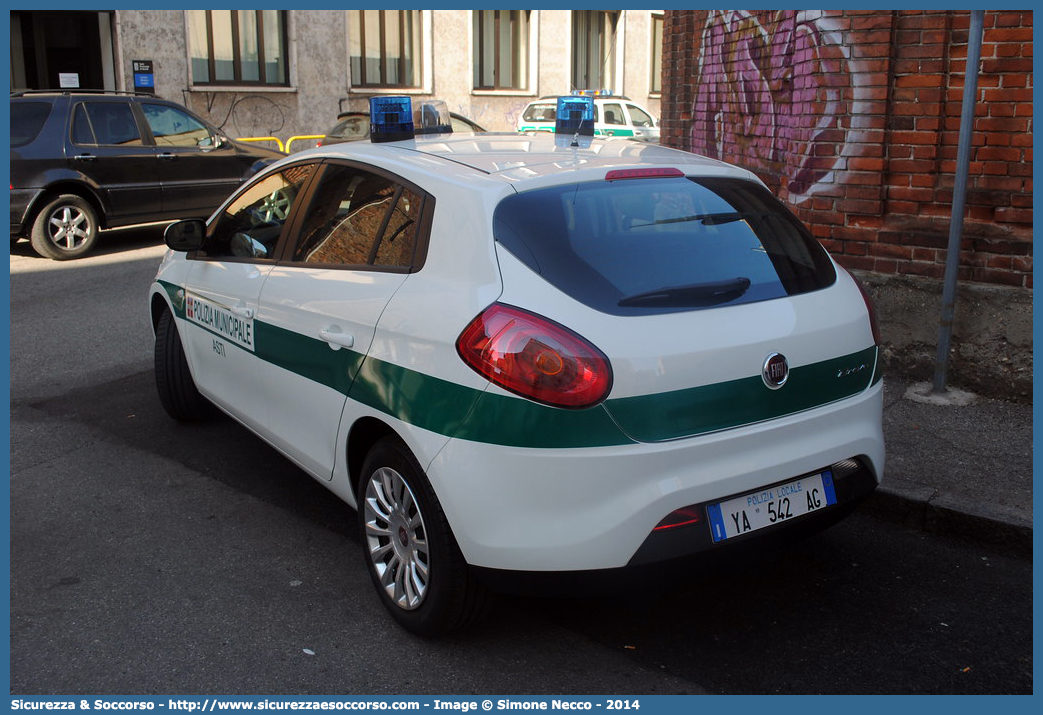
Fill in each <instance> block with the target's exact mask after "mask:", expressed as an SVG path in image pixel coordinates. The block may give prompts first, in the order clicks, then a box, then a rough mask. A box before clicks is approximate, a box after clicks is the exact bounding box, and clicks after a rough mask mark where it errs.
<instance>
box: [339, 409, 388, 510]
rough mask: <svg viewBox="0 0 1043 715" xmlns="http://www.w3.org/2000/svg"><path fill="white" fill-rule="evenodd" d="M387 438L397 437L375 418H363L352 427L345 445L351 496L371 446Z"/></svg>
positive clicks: (355, 491)
mask: <svg viewBox="0 0 1043 715" xmlns="http://www.w3.org/2000/svg"><path fill="white" fill-rule="evenodd" d="M348 399H351V398H348ZM389 436H397V434H396V433H395V430H393V429H391V427H390V426H389V425H388V424H387V423H385V422H381V421H380V420H378V419H376V418H375V417H363V418H362V419H360V420H359V421H357V422H356V423H355V424H354V425H352V427H351V431H350V432H349V433H348V443H347V459H348V462H347V464H348V480H349V482H350V483H351V493H352V494H355V493H357V492H358V487H359V481H361V479H362V465H363V463H364V462H365V461H366V456H367V455H368V454H369V451H370V450H371V449H372V448H373V445H375V444H376V443H377V442H379V441H380V440H381V439H383V438H384V437H389Z"/></svg>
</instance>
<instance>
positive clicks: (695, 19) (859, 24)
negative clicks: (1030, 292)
mask: <svg viewBox="0 0 1043 715" xmlns="http://www.w3.org/2000/svg"><path fill="white" fill-rule="evenodd" d="M969 25H970V13H969V12H968V11H948V10H928V11H826V12H822V11H813V12H809V11H705V10H690V11H689V10H685V11H680V10H679V11H668V12H667V13H666V16H665V19H664V49H663V94H662V96H663V101H662V115H663V116H662V137H663V138H662V142H663V144H666V145H669V146H676V147H679V148H682V149H687V150H689V151H694V152H696V153H699V154H706V155H709V156H714V157H717V158H721V159H723V160H725V161H729V162H732V163H736V164H739V165H742V166H745V167H747V168H749V169H751V170H753V171H754V172H756V173H757V174H758V176H760V177H761V178H762V179H763V180H764V181H765V182H766V183H767V184H768V185H769V186H770V187H771V188H772V189H773V190H775V191H776V192H777V193H778V194H779V195H780V196H781V197H782V198H783V199H784V200H786V201H787V202H788V203H789V204H790V206H791V207H792V208H793V209H794V211H795V212H796V213H797V214H798V215H799V216H800V217H801V218H802V219H803V220H804V221H805V222H806V223H807V224H808V225H809V226H810V227H811V228H812V230H813V232H814V233H815V235H816V237H818V238H819V240H821V241H822V243H823V244H824V245H825V246H826V247H827V248H828V249H829V250H830V251H831V252H832V253H833V255H834V256H835V257H836V258H837V260H838V261H839V262H840V263H842V264H843V265H845V266H847V267H850V268H856V269H865V270H870V271H875V272H878V273H883V274H903V275H917V276H926V277H930V278H940V277H941V276H942V275H943V273H944V265H945V257H946V246H947V243H948V231H949V221H950V215H951V202H952V192H953V185H954V173H955V167H956V153H957V143H958V135H959V128H960V113H961V104H962V99H963V82H964V72H965V68H966V57H967V36H968V28H969ZM978 95H979V102H978V105H977V108H976V117H975V126H974V134H973V145H974V147H973V151H972V154H971V164H970V177H969V184H968V189H969V193H968V196H967V215H966V218H965V221H966V222H965V225H964V236H963V244H962V250H961V259H960V278H961V280H963V281H968V280H969V281H977V282H982V283H993V284H1001V285H1008V286H1022V287H1027V288H1031V287H1032V13H1031V12H1030V11H1009V12H1007V11H995V12H993V11H990V12H986V13H985V23H984V44H983V47H982V66H981V74H980V76H979V80H978Z"/></svg>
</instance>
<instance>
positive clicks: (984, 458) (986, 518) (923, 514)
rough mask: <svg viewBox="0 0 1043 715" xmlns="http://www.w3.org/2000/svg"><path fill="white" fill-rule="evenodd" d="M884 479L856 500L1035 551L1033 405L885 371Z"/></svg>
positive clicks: (935, 527)
mask: <svg viewBox="0 0 1043 715" xmlns="http://www.w3.org/2000/svg"><path fill="white" fill-rule="evenodd" d="M884 383H885V387H884V438H885V441H886V445H887V464H886V467H885V469H884V479H883V483H882V484H881V485H880V487H878V488H877V490H876V492H875V493H874V494H873V495H872V496H871V497H870V498H869V499H868V500H867V501H866V503H865V504H863V506H862V507H861V509H862V510H863V511H866V512H868V513H872V514H874V515H876V516H879V517H882V518H885V519H888V520H890V521H896V522H900V523H903V524H905V525H906V526H910V527H914V528H921V529H923V530H924V531H928V532H932V533H939V534H945V535H950V536H962V537H966V538H969V539H973V540H975V541H981V542H986V543H989V544H991V545H995V546H999V547H1002V548H1004V549H1009V550H1010V551H1012V552H1014V553H1018V554H1023V555H1030V554H1031V553H1032V473H1033V470H1032V464H1033V460H1032V406H1031V405H1027V404H1020V403H1014V402H1007V401H1004V400H998V399H992V398H988V397H983V396H979V395H973V394H969V393H966V392H962V391H960V390H958V389H955V388H948V389H947V390H946V391H945V392H944V393H942V394H940V395H935V394H933V393H932V390H931V385H930V384H928V383H910V382H908V381H905V380H903V379H902V378H901V377H892V376H887V377H885V381H884Z"/></svg>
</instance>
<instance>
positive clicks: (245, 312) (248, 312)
mask: <svg viewBox="0 0 1043 715" xmlns="http://www.w3.org/2000/svg"><path fill="white" fill-rule="evenodd" d="M232 312H233V313H235V314H236V315H238V316H239V317H240V318H246V319H247V320H249V319H250V318H252V317H254V309H253V308H248V307H247V306H245V305H235V306H232Z"/></svg>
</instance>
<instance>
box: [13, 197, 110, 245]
mask: <svg viewBox="0 0 1043 715" xmlns="http://www.w3.org/2000/svg"><path fill="white" fill-rule="evenodd" d="M98 230H99V226H98V214H97V212H96V211H95V210H94V207H93V206H91V204H90V202H88V201H87V200H86V199H84V198H82V197H80V196H77V195H76V194H62V195H61V196H58V197H56V198H54V199H52V200H51V201H48V202H47V204H46V205H45V206H44V207H43V209H41V211H40V212H39V213H38V214H36V219H35V220H34V221H33V228H32V231H31V234H30V240H31V241H32V244H33V250H35V251H36V252H37V253H39V254H40V255H41V256H43V257H44V258H53V259H54V260H56V261H67V260H69V259H72V258H80V257H81V256H85V255H87V254H88V253H90V252H91V251H92V250H94V246H95V244H96V243H97V242H98Z"/></svg>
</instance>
